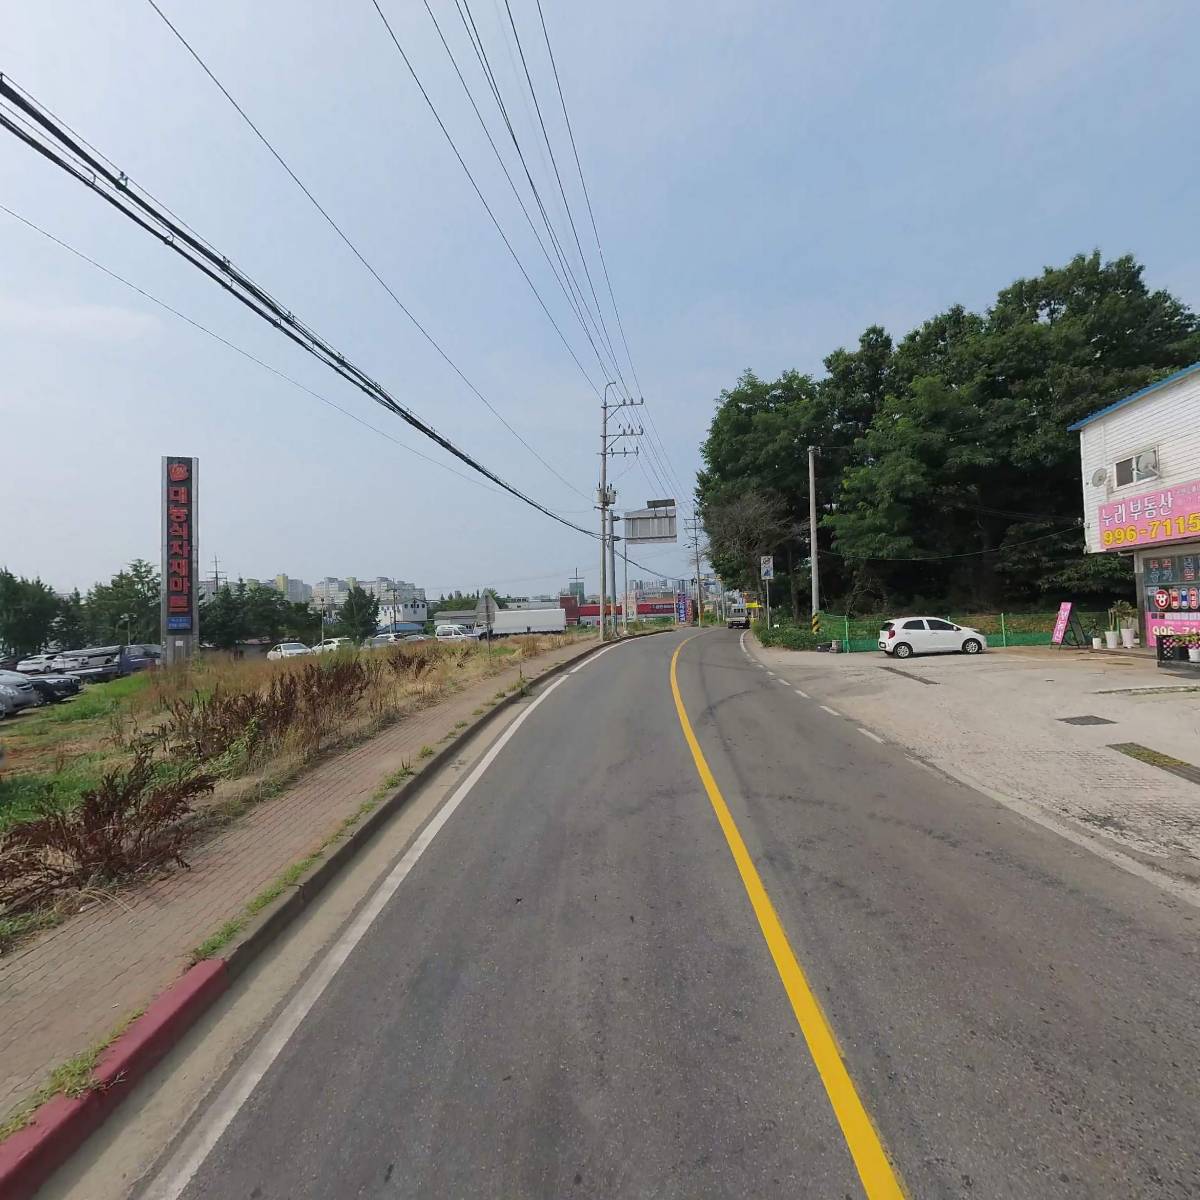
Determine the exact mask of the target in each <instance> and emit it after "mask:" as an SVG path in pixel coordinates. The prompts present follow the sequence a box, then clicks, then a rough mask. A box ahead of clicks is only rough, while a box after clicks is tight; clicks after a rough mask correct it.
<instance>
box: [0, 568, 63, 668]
mask: <svg viewBox="0 0 1200 1200" xmlns="http://www.w3.org/2000/svg"><path fill="white" fill-rule="evenodd" d="M57 615H58V597H57V596H55V594H54V590H53V589H52V588H51V587H49V586H48V585H47V584H44V583H43V582H42V581H41V580H40V579H26V578H24V577H23V576H22V577H20V578H18V577H17V576H16V575H14V574H13V573H12V572H11V571H9V570H8V569H7V568H0V648H3V649H4V650H6V651H7V652H8V653H9V654H15V655H18V656H20V657H24V656H25V655H28V654H36V653H37V652H38V651H39V650H41V649H42V647H43V646H45V645H46V643H47V642H48V641H49V640H50V631H51V629H52V628H53V625H54V618H55V617H56V616H57Z"/></svg>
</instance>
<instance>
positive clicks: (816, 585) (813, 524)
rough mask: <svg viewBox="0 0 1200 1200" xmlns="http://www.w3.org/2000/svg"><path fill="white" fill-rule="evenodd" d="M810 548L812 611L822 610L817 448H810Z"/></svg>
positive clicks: (815, 612)
mask: <svg viewBox="0 0 1200 1200" xmlns="http://www.w3.org/2000/svg"><path fill="white" fill-rule="evenodd" d="M808 549H809V555H810V558H809V564H810V566H809V578H810V579H811V580H812V612H811V613H810V614H809V615H810V616H816V615H817V613H819V612H820V611H821V575H820V568H819V567H818V566H817V448H816V446H809V448H808Z"/></svg>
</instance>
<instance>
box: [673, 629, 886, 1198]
mask: <svg viewBox="0 0 1200 1200" xmlns="http://www.w3.org/2000/svg"><path fill="white" fill-rule="evenodd" d="M697 636H698V635H697V634H693V635H692V637H697ZM691 640H692V638H690V637H689V638H685V639H684V641H682V642H680V644H679V646H678V647H677V648H676V650H675V653H674V654H673V655H672V656H671V694H672V695H673V696H674V697H675V711H676V712H677V713H678V714H679V724H680V725H681V726H682V728H683V736H684V738H685V739H686V740H687V744H688V749H690V750H691V752H692V759H693V761H694V762H695V764H696V772H697V774H698V775H699V776H700V782H701V783H703V784H704V790H705V792H707V793H708V799H709V801H710V803H711V804H712V807H713V812H715V813H716V814H717V821H718V822H719V823H720V826H721V830H722V832H723V833H724V834H725V840H726V842H728V843H729V850H730V853H731V854H732V855H733V861H734V862H735V863H736V864H737V869H738V873H739V874H740V875H741V877H742V884H743V886H744V887H745V889H746V895H747V896H748V897H749V898H750V904H751V906H752V907H753V909H754V915H755V916H756V917H757V918H758V925H759V928H760V929H761V930H762V935H763V939H764V940H765V941H766V943H767V948H768V949H769V950H770V951H771V958H772V959H773V960H774V962H775V969H776V971H778V972H779V978H780V980H781V981H782V983H783V986H784V990H785V991H786V992H787V995H788V999H789V1000H790V1001H791V1003H792V1012H794V1013H795V1014H796V1021H797V1023H798V1024H799V1026H800V1031H801V1033H803V1034H804V1040H805V1042H807V1044H808V1052H809V1054H810V1055H812V1060H813V1064H814V1065H815V1066H816V1068H817V1073H818V1074H819V1075H820V1076H821V1082H822V1083H823V1084H824V1085H825V1094H826V1095H827V1096H828V1097H829V1103H830V1104H831V1105H832V1107H833V1113H834V1116H836V1117H837V1121H838V1124H839V1125H840V1126H841V1129H842V1136H843V1137H844V1138H845V1139H846V1146H847V1148H848V1149H849V1151H850V1157H851V1158H853V1159H854V1165H855V1167H856V1168H857V1169H858V1177H859V1179H860V1180H862V1185H863V1190H864V1191H865V1192H866V1194H867V1200H903V1198H904V1194H905V1193H904V1188H903V1187H902V1186H901V1183H900V1179H899V1176H898V1175H897V1174H896V1170H895V1168H894V1167H893V1166H892V1164H891V1162H889V1161H888V1156H887V1153H886V1152H885V1151H884V1148H883V1143H882V1142H881V1141H880V1140H879V1134H878V1132H877V1131H876V1129H875V1126H874V1123H873V1122H872V1121H871V1117H870V1115H869V1114H868V1113H867V1110H866V1108H865V1107H863V1102H862V1100H861V1099H860V1098H859V1095H858V1091H857V1089H856V1088H855V1086H854V1081H853V1080H852V1079H851V1078H850V1072H849V1071H847V1070H846V1064H845V1063H844V1062H843V1061H842V1056H841V1052H840V1051H839V1050H838V1045H837V1039H836V1038H835V1037H834V1035H833V1029H832V1028H831V1027H830V1024H829V1021H828V1019H827V1018H826V1016H825V1014H824V1012H823V1011H822V1010H821V1004H820V1002H819V1001H818V1000H817V998H816V996H815V995H814V994H813V990H812V988H811V987H809V984H808V980H807V978H806V977H805V975H804V971H803V969H802V968H801V966H800V964H799V962H797V961H796V956H795V954H794V953H793V952H792V947H791V945H790V943H789V942H788V938H787V934H786V933H785V932H784V928H783V925H782V924H781V923H780V920H779V917H778V915H777V914H776V912H775V907H774V905H772V903H771V898H770V896H768V895H767V889H766V888H765V887H764V886H763V881H762V879H761V878H760V876H759V874H758V870H757V868H756V867H755V866H754V861H753V859H751V857H750V852H749V851H748V850H747V849H746V843H745V842H744V841H742V835H741V833H739V832H738V827H737V824H736V822H735V821H734V819H733V814H732V813H731V812H730V811H729V806H728V805H727V804H726V803H725V798H724V797H723V796H722V795H721V789H720V788H718V787H717V781H716V780H715V779H714V778H713V773H712V771H711V770H709V767H708V763H707V761H706V760H705V758H704V752H703V751H702V750H701V749H700V743H699V742H698V741H697V740H696V735H695V733H694V732H693V730H692V725H691V722H690V721H689V720H688V715H687V710H686V709H685V708H684V706H683V697H682V695H680V692H679V678H678V672H677V664H678V662H679V654H680V651H681V650H682V649H683V648H684V646H686V645H687V644H688V642H690V641H691Z"/></svg>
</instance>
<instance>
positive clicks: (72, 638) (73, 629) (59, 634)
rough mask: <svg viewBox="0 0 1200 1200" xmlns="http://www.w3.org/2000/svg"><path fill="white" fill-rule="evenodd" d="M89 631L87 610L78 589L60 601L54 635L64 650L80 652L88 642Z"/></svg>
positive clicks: (53, 630)
mask: <svg viewBox="0 0 1200 1200" xmlns="http://www.w3.org/2000/svg"><path fill="white" fill-rule="evenodd" d="M87 631H88V614H87V609H86V607H85V606H84V603H83V597H82V596H81V595H80V594H79V589H78V588H76V589H75V590H74V591H73V592H72V593H71V594H70V595H69V596H67V597H66V599H64V600H60V601H59V605H58V613H57V614H56V615H55V618H54V625H53V628H52V633H53V636H54V640H55V641H56V642H57V643H58V645H59V646H60V647H61V648H62V649H63V650H78V649H79V648H80V647H82V646H83V644H84V642H85V641H87Z"/></svg>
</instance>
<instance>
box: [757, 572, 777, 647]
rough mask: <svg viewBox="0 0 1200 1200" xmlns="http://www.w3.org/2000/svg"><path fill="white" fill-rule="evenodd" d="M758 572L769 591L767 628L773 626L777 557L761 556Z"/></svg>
mask: <svg viewBox="0 0 1200 1200" xmlns="http://www.w3.org/2000/svg"><path fill="white" fill-rule="evenodd" d="M758 574H759V578H760V579H761V580H762V581H763V586H764V588H765V589H766V593H767V628H768V629H770V628H771V580H772V579H774V578H775V558H774V556H773V555H770V554H763V555H760V556H759V560H758Z"/></svg>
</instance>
